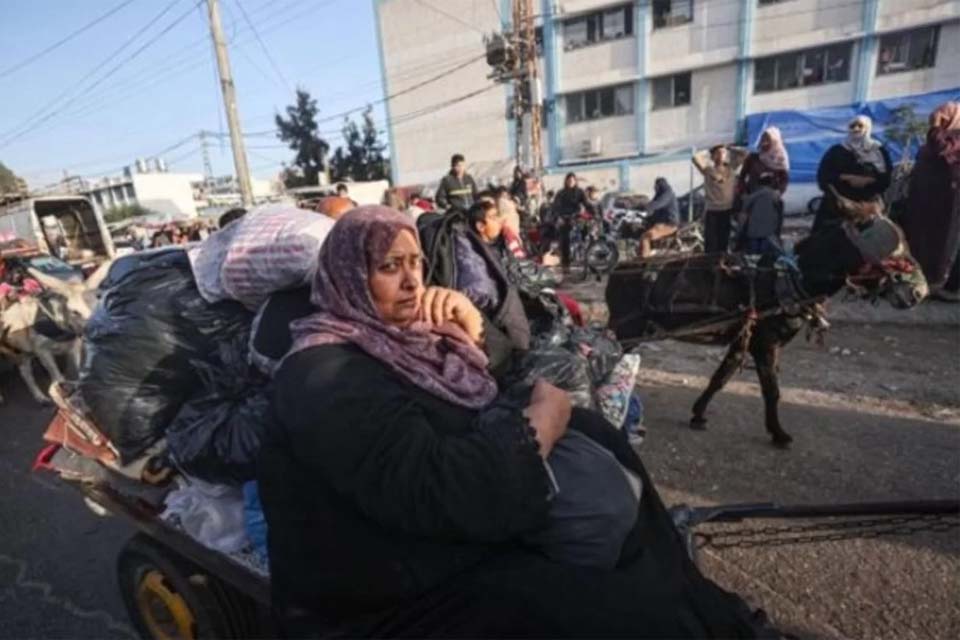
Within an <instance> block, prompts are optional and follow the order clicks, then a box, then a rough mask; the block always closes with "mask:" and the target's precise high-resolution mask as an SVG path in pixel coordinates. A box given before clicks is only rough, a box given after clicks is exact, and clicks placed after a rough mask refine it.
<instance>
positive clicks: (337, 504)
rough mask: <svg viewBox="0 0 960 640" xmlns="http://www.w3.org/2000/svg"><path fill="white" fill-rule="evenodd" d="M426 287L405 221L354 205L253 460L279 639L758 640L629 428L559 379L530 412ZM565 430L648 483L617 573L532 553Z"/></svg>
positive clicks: (471, 318)
mask: <svg viewBox="0 0 960 640" xmlns="http://www.w3.org/2000/svg"><path fill="white" fill-rule="evenodd" d="M421 277H422V274H421V255H420V248H419V243H418V241H417V237H416V234H415V229H414V227H413V225H412V223H411V222H410V221H409V219H408V218H407V217H406V216H404V215H403V214H400V213H397V212H394V211H390V210H388V209H386V208H383V207H360V208H359V209H357V210H355V211H353V212H351V213H348V214H347V215H346V216H344V217H343V218H342V219H340V220H339V221H338V222H337V225H336V226H335V227H334V228H333V230H332V231H331V232H330V235H329V236H328V238H327V241H326V242H325V243H324V245H323V248H322V249H321V252H320V258H319V268H318V271H317V275H316V278H315V281H314V285H313V292H312V301H313V303H314V305H315V306H316V312H315V313H314V314H312V315H311V316H308V317H307V318H304V319H302V320H300V321H297V322H295V323H294V324H293V326H292V329H293V333H294V336H295V341H294V346H293V347H292V349H291V352H290V354H288V356H287V357H286V358H285V360H284V362H283V364H282V365H281V367H280V369H279V371H278V372H277V375H276V378H275V384H276V389H277V391H276V396H275V398H274V407H275V413H276V418H277V420H276V424H274V425H271V428H270V430H269V431H268V433H267V434H266V436H265V439H264V443H263V448H262V450H261V454H260V460H259V465H258V480H259V491H260V496H261V498H262V501H263V506H264V511H265V514H266V517H267V522H268V525H269V536H268V547H269V555H270V569H271V588H272V592H273V601H274V610H275V611H276V613H277V614H278V616H279V618H280V622H281V624H282V631H283V633H284V635H287V636H294V637H303V636H310V637H315V636H326V635H330V636H346V637H362V636H369V637H396V636H406V637H503V636H507V635H510V636H515V637H584V636H612V635H621V636H631V637H637V638H640V637H658V638H662V637H671V638H677V637H754V636H756V635H757V634H758V632H760V630H759V629H758V628H757V626H756V624H757V620H756V619H755V618H754V617H753V616H751V615H750V613H749V611H748V610H747V609H746V607H745V605H744V603H743V602H742V601H741V600H740V599H739V598H737V597H736V596H734V595H733V594H730V593H727V592H725V591H723V590H721V589H720V588H718V587H717V586H716V585H714V584H713V583H711V582H710V581H708V580H707V579H706V578H704V577H703V576H702V575H701V574H700V573H699V571H698V570H697V569H696V567H695V566H694V565H693V563H692V562H691V561H690V559H689V557H688V556H687V554H686V551H685V549H684V546H683V544H682V542H681V540H680V538H679V536H678V535H677V533H676V530H675V529H674V528H673V524H672V522H671V520H670V516H669V515H668V514H667V512H666V510H665V509H664V507H663V504H662V503H661V501H660V499H659V497H658V496H657V494H656V491H655V490H654V489H653V485H652V482H651V481H650V479H649V476H647V474H646V472H645V471H644V469H643V466H642V464H641V463H640V460H639V458H637V456H636V454H635V453H634V452H633V450H632V449H630V447H629V446H628V445H627V443H626V440H625V439H624V438H623V436H622V434H621V433H619V432H617V431H616V430H614V429H613V428H612V427H611V426H610V425H609V424H608V423H606V422H605V421H604V420H603V419H602V418H600V417H599V416H598V414H595V413H593V412H589V411H582V410H577V409H574V410H573V411H572V413H571V410H570V408H569V401H567V400H566V398H565V397H564V396H563V394H562V392H560V391H559V390H557V389H555V388H553V387H550V386H549V385H545V384H539V385H538V386H537V387H536V388H535V389H534V391H533V394H532V395H531V396H530V401H529V404H528V406H527V408H526V409H525V410H524V411H523V413H522V414H521V413H520V412H519V411H518V410H515V409H513V408H511V407H510V405H509V403H506V404H499V403H501V400H500V399H498V400H496V401H495V400H494V398H495V396H496V395H497V388H496V385H495V383H494V382H493V380H492V379H491V378H490V377H489V375H487V373H486V370H485V364H486V362H485V358H484V357H483V354H482V352H481V351H480V350H479V349H478V348H477V342H478V341H480V340H482V336H481V335H480V329H479V325H478V317H477V316H478V314H477V313H476V311H475V310H474V309H472V307H471V306H470V304H469V303H468V302H466V300H465V298H464V297H463V296H462V295H460V294H458V293H457V292H454V291H449V290H444V289H436V288H428V289H427V290H426V291H424V289H423V286H422V280H421ZM524 418H526V419H524ZM568 423H569V427H570V429H572V430H577V431H579V432H580V433H581V434H584V435H583V436H582V437H588V438H589V439H590V441H591V442H594V443H596V444H595V446H602V447H603V448H604V449H605V450H607V451H608V452H610V453H611V454H612V455H614V456H616V461H617V462H618V463H619V464H621V465H623V466H624V467H626V468H628V469H630V470H631V471H632V472H633V473H635V474H636V476H637V477H638V478H639V479H640V480H641V482H642V487H643V488H642V495H641V500H640V503H639V508H637V507H636V506H634V510H635V512H636V518H635V522H634V524H633V526H632V528H631V530H630V532H629V535H628V537H627V539H626V542H625V543H624V544H623V547H622V550H621V552H620V556H619V559H618V562H617V563H616V567H615V568H610V569H598V568H594V567H578V566H573V565H570V564H567V563H562V562H557V561H554V560H551V559H549V558H547V557H545V556H544V554H542V553H541V552H540V551H539V550H538V549H537V548H531V547H530V546H529V544H524V541H525V540H528V536H530V535H531V534H533V535H536V534H537V533H538V532H540V531H542V530H543V528H544V527H545V526H546V525H547V524H548V522H549V516H550V509H551V492H550V486H551V483H550V479H549V477H548V474H547V470H546V467H545V465H544V461H543V459H544V457H546V456H547V455H548V454H550V452H551V449H554V448H555V446H556V445H557V443H558V442H559V439H560V437H561V436H562V435H563V433H564V430H565V429H566V428H567V424H568ZM561 486H562V483H561ZM576 488H577V485H576V484H574V485H572V489H573V490H574V491H575V490H576ZM560 495H561V494H553V499H557V496H560ZM561 499H562V498H561ZM600 502H603V501H600Z"/></svg>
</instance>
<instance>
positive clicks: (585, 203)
mask: <svg viewBox="0 0 960 640" xmlns="http://www.w3.org/2000/svg"><path fill="white" fill-rule="evenodd" d="M582 209H587V210H591V205H590V201H589V200H587V194H585V193H584V192H583V189H581V188H580V187H579V186H577V175H576V174H575V173H573V172H570V173H568V174H567V177H566V178H564V180H563V189H560V191H558V192H557V196H556V197H555V198H554V199H553V217H554V223H555V224H556V225H557V231H558V232H559V235H560V264H561V266H562V267H563V268H564V269H567V268H568V267H569V266H570V230H571V229H572V228H573V222H574V218H575V217H576V216H578V215H579V214H580V211H581V210H582Z"/></svg>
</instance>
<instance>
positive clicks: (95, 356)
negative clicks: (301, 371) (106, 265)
mask: <svg viewBox="0 0 960 640" xmlns="http://www.w3.org/2000/svg"><path fill="white" fill-rule="evenodd" d="M100 291H101V299H100V304H99V305H97V308H96V310H95V311H94V313H93V316H92V317H91V318H90V321H89V322H88V323H87V326H86V329H85V330H84V346H85V349H84V358H83V366H82V368H81V372H80V394H81V396H82V397H83V399H84V401H85V402H86V404H87V406H88V407H89V408H90V412H91V414H92V417H93V419H94V421H95V422H96V423H97V425H98V427H99V428H100V429H101V430H102V431H103V433H104V434H105V435H106V436H107V437H108V438H110V440H111V442H112V443H113V444H114V446H116V447H117V449H118V450H119V452H120V458H121V461H122V462H123V463H128V462H130V461H131V460H134V459H136V458H137V457H138V456H139V455H140V454H141V453H143V451H144V450H145V449H146V448H147V447H149V446H150V445H151V444H153V443H154V442H155V441H157V440H158V439H160V438H161V437H163V435H164V432H165V431H166V428H167V425H168V424H169V423H170V422H171V420H173V418H174V416H175V415H176V414H177V412H178V411H179V410H180V407H181V405H183V403H184V402H185V401H186V400H187V399H188V398H189V397H190V396H191V395H193V394H194V393H195V392H196V390H197V388H198V387H199V386H200V379H199V377H198V374H197V366H198V365H202V364H204V363H207V364H210V365H211V366H216V365H217V364H218V363H219V362H220V360H219V358H220V354H219V349H218V345H219V344H220V342H221V341H225V340H226V341H229V340H231V339H232V338H233V337H235V336H238V335H241V334H242V335H247V333H246V332H248V331H249V326H250V321H251V314H250V312H249V311H247V310H246V309H244V308H243V306H242V305H240V304H239V303H236V302H220V303H216V304H210V303H208V302H206V301H205V300H204V299H203V298H201V297H200V294H199V293H198V291H197V286H196V283H195V282H194V279H193V273H192V271H191V269H190V262H189V260H188V259H187V255H186V253H185V252H184V251H182V250H180V249H173V250H164V251H159V252H145V253H142V254H140V253H138V254H133V255H130V256H125V257H123V258H120V259H119V260H117V261H116V263H115V264H114V265H113V267H112V268H111V269H110V273H109V274H108V277H107V279H106V280H105V282H104V283H103V285H101V289H100Z"/></svg>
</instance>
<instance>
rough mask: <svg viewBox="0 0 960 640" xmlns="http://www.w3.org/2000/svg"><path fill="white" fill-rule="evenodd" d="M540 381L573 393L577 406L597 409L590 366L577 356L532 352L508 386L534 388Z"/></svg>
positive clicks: (557, 351)
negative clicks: (595, 407) (540, 379)
mask: <svg viewBox="0 0 960 640" xmlns="http://www.w3.org/2000/svg"><path fill="white" fill-rule="evenodd" d="M539 378H543V379H544V380H546V381H547V382H549V383H550V384H552V385H554V386H556V387H559V388H560V389H563V390H564V391H566V392H567V393H569V394H570V401H571V402H572V403H573V404H574V406H578V407H586V408H592V407H594V406H595V405H596V402H595V401H594V389H593V383H592V380H591V376H590V363H589V362H588V361H587V359H586V358H585V357H583V356H581V355H579V354H577V353H575V352H572V351H570V350H568V349H562V348H553V349H549V348H548V349H535V350H532V351H528V352H527V353H526V355H524V357H523V360H522V361H521V362H520V365H519V370H518V371H517V372H515V374H514V375H513V376H512V377H511V379H510V382H509V383H508V384H509V386H511V387H512V386H514V385H524V386H532V385H533V384H534V383H535V382H536V381H537V380H538V379H539Z"/></svg>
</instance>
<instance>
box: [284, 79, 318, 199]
mask: <svg viewBox="0 0 960 640" xmlns="http://www.w3.org/2000/svg"><path fill="white" fill-rule="evenodd" d="M317 111H318V109H317V101H316V100H314V99H313V98H311V97H310V94H309V93H307V92H306V91H304V90H303V89H297V103H296V104H295V105H291V106H289V107H287V118H286V119H285V118H283V117H282V116H280V115H279V114H278V115H277V116H276V117H275V121H276V124H277V129H279V132H278V133H277V137H278V138H280V139H281V140H282V141H284V142H286V143H287V144H288V145H289V146H290V149H292V150H293V151H296V156H295V157H294V159H293V164H294V166H295V167H297V169H299V172H300V173H299V178H300V179H299V180H296V182H300V180H302V182H300V184H293V183H289V184H286V182H285V184H286V186H288V187H293V186H302V185H303V184H306V185H315V184H319V182H320V180H319V176H320V174H321V173H322V172H323V171H324V170H325V169H326V156H327V153H328V152H329V151H330V145H329V144H327V142H326V141H325V140H324V139H323V138H321V137H320V135H319V133H318V126H317ZM296 175H297V174H296V173H291V172H289V171H288V172H285V176H290V177H291V178H293V177H296Z"/></svg>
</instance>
